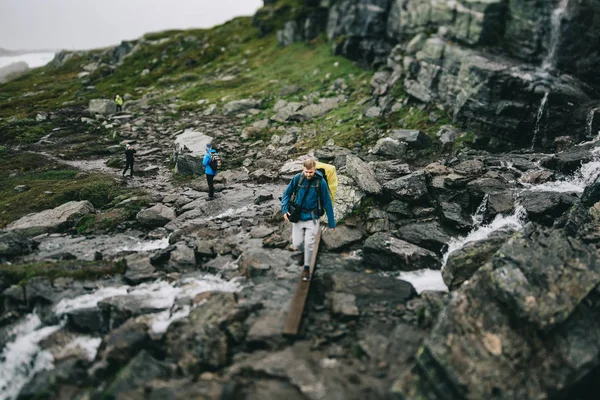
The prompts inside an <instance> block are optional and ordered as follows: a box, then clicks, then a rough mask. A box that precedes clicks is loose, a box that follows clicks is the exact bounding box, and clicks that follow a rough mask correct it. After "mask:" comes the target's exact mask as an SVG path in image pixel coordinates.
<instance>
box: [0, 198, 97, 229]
mask: <svg viewBox="0 0 600 400" xmlns="http://www.w3.org/2000/svg"><path fill="white" fill-rule="evenodd" d="M93 212H94V206H93V205H92V203H90V202H89V201H87V200H84V201H69V202H68V203H65V204H63V205H61V206H58V207H56V208H53V209H51V210H45V211H42V212H39V213H35V214H29V215H26V216H24V217H22V218H20V219H18V220H17V221H15V222H13V223H10V224H8V226H7V227H6V230H9V231H18V232H19V233H21V234H23V235H26V236H36V235H39V234H41V233H51V232H63V231H65V230H66V229H69V228H71V227H72V226H73V225H74V224H75V223H76V222H77V221H78V220H79V218H81V217H82V216H84V215H86V214H90V213H93Z"/></svg>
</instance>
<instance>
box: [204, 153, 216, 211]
mask: <svg viewBox="0 0 600 400" xmlns="http://www.w3.org/2000/svg"><path fill="white" fill-rule="evenodd" d="M217 155H218V154H217V150H215V149H213V146H212V144H210V143H208V144H207V145H206V154H205V155H204V159H203V160H202V165H204V173H205V174H206V182H207V183H208V198H207V199H206V200H213V199H214V198H215V183H214V180H215V175H217V173H218V172H219V171H218V169H217V166H216V164H215V163H214V162H212V159H213V158H215V156H217Z"/></svg>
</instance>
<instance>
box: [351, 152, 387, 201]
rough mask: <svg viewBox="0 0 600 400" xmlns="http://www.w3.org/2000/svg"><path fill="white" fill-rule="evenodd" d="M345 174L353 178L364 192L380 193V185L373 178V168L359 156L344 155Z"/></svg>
mask: <svg viewBox="0 0 600 400" xmlns="http://www.w3.org/2000/svg"><path fill="white" fill-rule="evenodd" d="M346 174H347V175H348V176H350V177H351V178H353V179H354V180H355V181H356V183H357V184H358V186H359V187H360V188H361V189H362V190H363V191H364V192H366V193H370V194H379V193H381V185H380V184H379V183H378V182H377V179H375V172H374V171H373V168H372V167H371V166H370V165H369V164H367V163H366V162H364V161H363V160H361V159H360V158H358V157H356V156H353V155H348V156H346Z"/></svg>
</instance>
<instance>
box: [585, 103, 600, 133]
mask: <svg viewBox="0 0 600 400" xmlns="http://www.w3.org/2000/svg"><path fill="white" fill-rule="evenodd" d="M598 110H600V109H599V108H593V109H591V110H590V111H589V112H588V115H587V118H586V119H585V126H586V131H587V134H588V136H589V137H590V138H593V137H595V136H597V135H600V131H598V132H596V133H595V134H594V132H593V129H594V115H595V114H596V112H598Z"/></svg>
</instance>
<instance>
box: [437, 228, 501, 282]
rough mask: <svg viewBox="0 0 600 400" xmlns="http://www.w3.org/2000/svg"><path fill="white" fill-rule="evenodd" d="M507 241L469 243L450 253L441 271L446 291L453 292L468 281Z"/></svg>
mask: <svg viewBox="0 0 600 400" xmlns="http://www.w3.org/2000/svg"><path fill="white" fill-rule="evenodd" d="M507 240H508V238H507V237H494V238H489V239H485V240H480V241H477V242H471V243H467V244H466V245H465V246H463V247H462V248H460V249H459V250H457V251H455V252H453V253H451V254H450V255H449V256H448V261H447V262H446V266H445V267H444V269H443V271H442V277H443V278H444V283H445V284H446V285H447V286H448V289H450V290H454V289H456V288H458V287H459V286H460V285H462V284H463V282H464V281H466V280H468V279H470V278H471V276H473V274H474V273H475V272H476V271H477V270H478V269H479V268H481V267H482V266H483V265H484V264H485V263H487V262H488V261H489V260H490V259H491V258H492V256H493V255H494V254H495V253H496V251H498V249H499V248H500V247H501V246H502V245H503V244H504V243H505V242H506V241H507Z"/></svg>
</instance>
